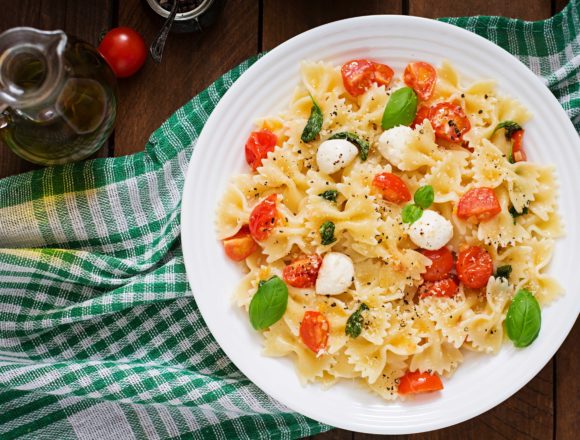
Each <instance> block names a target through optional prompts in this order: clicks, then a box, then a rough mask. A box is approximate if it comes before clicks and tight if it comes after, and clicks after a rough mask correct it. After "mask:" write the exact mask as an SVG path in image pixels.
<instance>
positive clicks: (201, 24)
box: [146, 0, 225, 33]
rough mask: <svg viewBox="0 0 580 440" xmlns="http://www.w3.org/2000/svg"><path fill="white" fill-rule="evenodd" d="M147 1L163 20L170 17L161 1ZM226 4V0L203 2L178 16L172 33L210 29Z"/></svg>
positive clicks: (205, 0)
mask: <svg viewBox="0 0 580 440" xmlns="http://www.w3.org/2000/svg"><path fill="white" fill-rule="evenodd" d="M146 1H147V3H148V4H149V6H150V7H151V9H153V10H154V11H155V12H156V13H157V14H158V15H160V16H161V17H163V19H166V18H167V17H169V13H170V10H168V9H164V8H163V7H161V5H160V4H159V0H146ZM176 1H177V0H176ZM224 3H225V0H202V1H201V2H200V4H199V5H198V6H196V7H194V8H193V9H191V10H189V11H185V12H181V13H178V14H176V15H175V21H174V22H173V26H172V27H171V31H172V32H177V33H185V32H200V31H202V30H204V29H206V28H208V27H209V26H211V25H212V24H213V23H214V22H215V21H216V19H217V16H218V13H219V11H220V10H221V8H222V6H223V4H224ZM170 4H172V3H170Z"/></svg>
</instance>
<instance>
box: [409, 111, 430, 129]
mask: <svg viewBox="0 0 580 440" xmlns="http://www.w3.org/2000/svg"><path fill="white" fill-rule="evenodd" d="M429 110H430V109H429V107H427V106H426V105H421V106H419V108H418V109H417V115H415V119H414V120H413V122H412V123H411V128H415V127H416V126H417V125H421V124H422V123H423V121H424V120H425V119H429Z"/></svg>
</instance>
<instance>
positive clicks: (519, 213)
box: [508, 206, 528, 225]
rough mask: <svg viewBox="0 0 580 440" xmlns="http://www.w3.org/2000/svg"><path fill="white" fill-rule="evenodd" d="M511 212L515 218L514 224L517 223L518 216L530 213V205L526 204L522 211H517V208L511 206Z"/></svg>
mask: <svg viewBox="0 0 580 440" xmlns="http://www.w3.org/2000/svg"><path fill="white" fill-rule="evenodd" d="M508 211H509V213H510V214H511V216H512V217H513V219H514V225H515V224H516V218H517V217H519V216H521V215H526V214H527V213H528V207H527V206H524V209H522V212H518V211H516V208H515V207H513V206H510V207H509V209H508Z"/></svg>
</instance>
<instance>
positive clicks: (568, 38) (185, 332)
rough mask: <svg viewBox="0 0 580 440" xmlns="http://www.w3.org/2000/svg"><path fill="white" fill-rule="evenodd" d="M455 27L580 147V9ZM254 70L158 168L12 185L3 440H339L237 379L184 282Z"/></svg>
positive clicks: (88, 169) (234, 74) (2, 193)
mask: <svg viewBox="0 0 580 440" xmlns="http://www.w3.org/2000/svg"><path fill="white" fill-rule="evenodd" d="M446 21H448V22H450V23H452V24H455V25H457V26H461V27H464V28H467V29H469V30H471V31H473V32H476V33H478V34H480V35H483V36H484V37H486V38H488V39H490V40H491V41H494V42H496V43H498V44H499V45H500V46H502V47H504V48H505V49H507V50H508V51H510V52H511V53H512V54H514V55H515V56H517V57H518V58H519V59H521V60H522V61H523V62H524V63H525V64H527V65H528V66H529V67H530V68H531V69H532V70H533V71H534V72H536V73H537V74H538V75H539V76H541V77H542V78H543V80H544V82H545V83H546V85H547V86H548V87H549V88H550V89H551V90H552V91H553V93H554V94H555V95H556V97H557V98H558V99H559V100H560V102H561V104H562V106H563V107H564V108H565V110H566V112H567V113H568V115H569V116H570V118H571V119H572V121H573V122H574V124H575V126H576V128H577V129H578V130H579V131H580V70H579V65H580V0H573V1H572V2H571V3H570V4H569V5H568V6H567V8H566V9H565V10H564V11H563V12H562V13H560V14H558V15H557V16H555V17H553V18H551V19H549V20H546V21H541V22H524V21H519V20H511V19H506V18H498V17H472V18H457V19H446ZM254 61H255V58H254V59H251V60H248V61H246V62H244V63H242V64H241V65H240V66H238V67H236V68H235V69H233V70H232V71H230V72H228V73H226V74H225V75H224V76H223V77H221V78H220V79H218V80H217V81H216V82H215V83H214V84H212V85H211V86H210V87H209V88H208V89H206V90H205V91H203V92H202V93H201V94H200V95H199V96H197V97H195V98H194V99H193V100H192V101H190V102H189V103H188V104H186V105H185V106H184V107H183V108H181V109H179V110H178V111H177V112H176V113H175V114H174V115H173V116H172V117H171V118H170V119H169V120H168V121H167V122H165V123H164V124H163V125H162V126H161V128H159V129H158V130H157V131H156V132H155V133H153V135H152V136H151V139H150V140H149V142H148V144H147V147H146V150H145V151H144V152H143V153H138V154H135V155H133V156H128V157H120V158H111V159H96V160H92V161H88V162H84V163H78V164H74V165H67V166H62V167H54V168H46V169H43V170H38V171H33V172H30V173H26V174H22V175H19V176H14V177H9V178H6V179H4V180H2V181H0V438H1V439H3V440H6V439H16V438H18V439H35V440H36V439H59V440H68V439H76V438H78V439H83V440H85V439H87V440H88V439H98V440H107V439H112V440H120V439H123V440H125V439H177V438H195V439H198V438H199V439H212V438H218V439H233V438H251V439H276V438H284V439H291V438H298V437H303V436H308V435H312V434H315V433H318V432H321V431H324V430H327V429H330V427H329V426H325V425H322V424H319V423H317V422H315V421H313V420H310V419H308V418H306V417H303V416H301V415H299V414H296V413H294V412H292V411H290V410H289V409H288V408H285V407H284V406H283V405H281V404H280V403H278V402H276V401H274V400H272V399H271V398H270V397H268V396H267V395H266V394H264V393H263V392H262V391H260V390H259V389H258V388H257V387H256V386H254V385H253V384H252V383H251V382H250V381H249V380H248V379H247V378H245V377H244V376H243V375H242V374H241V373H240V372H239V371H238V370H237V369H236V367H235V366H234V365H233V364H232V363H231V361H230V360H229V359H228V358H227V357H226V355H225V354H224V353H223V352H222V350H221V349H220V347H219V346H218V344H217V343H216V341H215V340H214V339H213V337H212V335H211V334H210V332H209V330H208V329H207V327H206V326H205V324H204V322H203V319H202V318H201V316H200V314H199V311H198V309H197V307H196V304H195V300H194V298H193V296H192V293H191V291H190V289H189V286H188V283H187V280H186V277H185V269H184V265H183V258H182V254H181V247H180V223H179V211H180V207H181V191H182V187H183V182H184V175H185V171H186V168H187V163H188V160H189V158H190V156H191V152H192V151H193V149H194V148H195V142H196V139H197V138H198V136H199V133H200V131H201V129H202V128H203V125H204V122H205V121H206V120H207V118H208V117H209V115H210V113H211V112H212V110H213V109H214V108H215V106H216V104H217V103H218V101H219V100H220V98H221V97H222V96H223V94H224V93H225V92H226V90H227V89H228V88H229V87H230V86H231V85H232V83H233V82H234V81H235V80H236V79H237V78H238V77H239V76H240V75H241V74H242V73H243V72H244V71H245V70H246V69H247V68H248V67H249V66H250V65H251V64H252V63H253V62H254Z"/></svg>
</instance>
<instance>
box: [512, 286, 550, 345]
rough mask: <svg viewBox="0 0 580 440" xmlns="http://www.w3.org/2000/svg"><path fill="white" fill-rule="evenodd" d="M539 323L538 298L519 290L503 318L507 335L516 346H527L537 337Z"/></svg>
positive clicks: (540, 318)
mask: <svg viewBox="0 0 580 440" xmlns="http://www.w3.org/2000/svg"><path fill="white" fill-rule="evenodd" d="M541 325H542V311H541V309H540V304H538V300H537V299H536V298H535V297H534V295H532V294H531V293H530V292H529V291H528V290H525V289H521V290H519V291H518V293H517V294H516V296H514V299H513V300H512V303H511V305H510V308H509V310H508V312H507V315H506V318H505V326H506V330H507V335H508V337H509V338H510V339H511V340H512V341H513V343H514V345H515V346H516V347H520V348H521V347H527V346H528V345H530V344H531V343H532V342H534V340H535V339H536V338H537V337H538V334H539V333H540V327H541Z"/></svg>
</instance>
